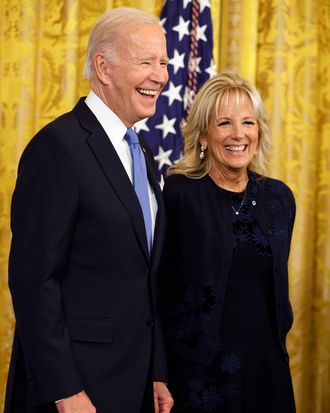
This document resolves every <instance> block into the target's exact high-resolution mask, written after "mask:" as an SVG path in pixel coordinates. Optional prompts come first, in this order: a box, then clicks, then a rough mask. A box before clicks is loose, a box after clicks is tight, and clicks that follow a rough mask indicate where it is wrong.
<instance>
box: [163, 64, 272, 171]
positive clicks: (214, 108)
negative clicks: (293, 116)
mask: <svg viewBox="0 0 330 413" xmlns="http://www.w3.org/2000/svg"><path fill="white" fill-rule="evenodd" d="M231 96H234V97H235V101H236V105H239V104H240V103H241V102H242V101H244V100H245V99H248V101H249V102H251V105H252V108H253V110H254V113H255V116H256V118H257V122H258V126H259V139H258V148H257V149H258V150H257V153H256V155H255V156H254V158H253V159H252V161H251V163H250V165H249V169H251V170H254V171H256V172H258V173H260V174H262V175H264V174H265V171H266V166H267V163H268V156H269V153H270V147H271V140H270V131H269V127H268V116H267V113H266V109H265V107H264V104H263V102H262V99H261V97H260V95H259V93H258V91H257V90H256V88H255V87H254V86H253V85H252V84H251V83H249V82H247V81H246V80H244V79H242V77H240V76H239V75H238V74H236V73H233V72H223V73H220V74H218V75H216V76H214V77H212V78H211V79H209V80H208V81H206V82H205V83H204V85H203V86H202V88H201V89H200V91H199V92H198V94H197V96H196V98H195V100H194V103H193V104H192V106H191V109H190V112H189V115H188V118H187V123H186V124H185V125H184V127H183V129H182V133H183V138H184V155H183V158H182V159H181V160H180V161H179V162H178V163H177V164H175V165H172V166H171V167H170V168H169V169H168V172H167V173H168V175H172V174H183V175H186V176H189V177H191V178H202V177H203V176H205V175H207V174H208V173H209V172H210V168H211V160H210V159H209V157H208V156H207V151H206V152H205V157H204V159H200V152H201V150H200V147H201V144H200V139H201V138H203V137H205V135H206V132H207V129H208V127H209V124H210V122H211V121H212V120H213V119H214V118H215V117H216V116H217V113H219V110H220V107H221V106H223V105H228V98H229V97H231Z"/></svg>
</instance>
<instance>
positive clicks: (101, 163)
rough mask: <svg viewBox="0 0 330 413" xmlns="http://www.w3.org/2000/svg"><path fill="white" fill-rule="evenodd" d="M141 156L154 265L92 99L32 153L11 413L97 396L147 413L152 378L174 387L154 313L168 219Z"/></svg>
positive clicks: (118, 407)
mask: <svg viewBox="0 0 330 413" xmlns="http://www.w3.org/2000/svg"><path fill="white" fill-rule="evenodd" d="M141 144H142V146H143V147H144V149H145V154H146V161H147V169H148V177H149V181H150V183H151V186H152V188H153V191H154V193H155V195H156V198H157V202H158V213H157V218H156V227H155V235H154V244H153V251H152V254H151V257H150V256H149V253H148V247H147V241H146V236H145V229H144V221H143V215H142V211H141V208H140V204H139V201H138V199H137V197H136V195H135V192H134V189H133V187H132V184H131V182H130V180H129V178H128V176H127V174H126V171H125V169H124V167H123V165H122V164H121V161H120V159H119V157H118V155H117V153H116V151H115V149H114V148H113V146H112V144H111V142H110V140H109V138H108V137H107V135H106V134H105V132H104V130H103V128H102V127H101V125H100V124H99V122H98V121H97V119H96V117H95V116H94V115H93V113H92V112H91V111H90V109H89V108H88V107H87V105H86V104H85V102H84V99H83V98H82V99H81V100H80V101H79V102H78V104H77V105H76V106H75V108H74V109H73V110H72V111H71V112H69V113H67V114H65V115H63V116H61V117H59V118H58V119H56V120H55V121H53V122H51V123H50V124H48V125H47V126H46V127H44V128H43V129H42V130H41V131H40V132H39V133H37V135H36V136H35V137H34V138H33V139H32V140H31V142H30V143H29V145H28V146H27V148H26V150H25V151H24V153H23V156H22V158H21V161H20V164H19V171H18V178H17V184H16V188H15V191H14V195H13V201H12V221H11V225H12V233H13V238H12V245H11V253H10V262H9V286H10V290H11V293H12V298H13V305H14V310H15V315H16V331H15V338H14V346H13V352H12V360H11V366H10V372H9V378H8V384H7V395H6V410H5V412H8V413H9V412H10V413H21V412H22V413H23V412H24V413H25V412H52V411H55V406H54V403H53V401H54V400H58V399H60V398H63V397H66V396H70V395H72V394H75V393H77V392H79V391H81V390H85V391H86V393H87V394H88V395H89V397H90V398H91V400H92V402H93V403H94V405H95V406H96V409H97V412H98V413H109V412H113V413H115V412H118V413H119V412H120V413H121V412H125V413H137V412H138V411H139V408H140V405H141V403H142V398H143V394H144V391H145V386H146V383H147V376H148V373H149V374H150V371H151V374H152V376H153V378H154V379H164V378H165V375H166V372H165V362H164V356H163V352H162V346H161V339H160V335H159V334H158V332H159V330H158V329H159V327H158V324H157V320H155V319H156V318H157V317H156V315H155V312H156V309H155V302H154V301H155V300H154V297H155V289H156V287H155V278H156V271H157V266H158V263H159V260H160V254H161V250H162V244H163V237H164V232H165V228H164V225H165V215H164V207H163V202H162V198H161V191H160V188H159V185H158V182H157V179H156V177H155V175H154V170H153V168H154V167H153V159H152V156H151V154H150V151H149V150H148V148H146V147H145V145H144V144H143V143H141ZM150 385H151V384H150ZM32 406H39V407H38V408H37V407H35V408H34V407H32Z"/></svg>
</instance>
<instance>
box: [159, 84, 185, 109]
mask: <svg viewBox="0 0 330 413" xmlns="http://www.w3.org/2000/svg"><path fill="white" fill-rule="evenodd" d="M181 89H182V85H179V86H174V83H173V82H170V84H169V88H168V90H166V92H163V93H162V95H163V96H166V97H167V98H168V100H169V104H168V105H169V106H171V105H172V103H173V102H174V101H175V100H178V101H179V102H182V97H181V95H180V90H181Z"/></svg>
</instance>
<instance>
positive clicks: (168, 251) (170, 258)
mask: <svg viewBox="0 0 330 413" xmlns="http://www.w3.org/2000/svg"><path fill="white" fill-rule="evenodd" d="M249 181H250V182H249V191H248V195H247V197H246V200H245V202H246V204H247V205H249V207H250V210H251V211H252V214H253V216H254V218H255V219H256V221H257V222H258V224H259V225H260V227H261V229H262V230H263V232H264V234H265V235H266V237H267V238H268V240H269V243H270V246H271V250H272V255H273V281H274V296H275V300H274V301H275V306H276V309H275V311H276V321H277V323H276V324H277V335H278V340H279V342H280V345H281V347H282V350H283V356H284V357H285V358H288V355H287V350H286V346H285V338H286V334H287V332H288V331H289V329H290V328H291V325H292V321H293V318H292V311H291V306H290V302H289V298H288V270H287V261H288V256H289V250H290V241H291V234H292V228H293V223H294V218H295V201H294V198H293V195H292V192H291V190H290V189H289V188H288V187H287V186H286V185H285V184H284V183H282V182H280V181H278V180H275V179H270V178H263V179H258V177H257V175H256V174H254V173H252V172H249ZM163 194H164V202H165V209H166V212H167V222H168V231H167V238H166V242H165V247H164V254H163V259H162V264H161V274H162V278H163V282H162V283H161V296H162V300H161V301H162V303H163V305H162V307H163V318H164V333H165V338H166V342H167V349H168V351H169V353H171V354H172V355H175V356H179V357H183V358H186V359H189V360H192V361H195V362H197V363H202V364H205V365H210V364H211V363H212V361H213V359H214V356H215V354H216V352H217V346H218V336H219V331H220V326H221V320H222V311H223V305H224V301H225V294H226V285H227V279H228V275H229V270H230V266H231V259H232V251H233V241H234V240H233V231H232V220H231V214H232V213H233V212H232V210H231V209H230V208H228V202H227V200H226V199H225V197H224V195H223V193H222V192H220V191H219V189H218V188H217V187H216V185H215V184H214V182H212V181H211V179H210V178H209V177H208V176H205V177H204V178H201V179H190V178H187V177H185V176H183V175H172V176H170V177H168V178H167V180H166V182H165V187H164V193H163ZM228 196H230V195H228Z"/></svg>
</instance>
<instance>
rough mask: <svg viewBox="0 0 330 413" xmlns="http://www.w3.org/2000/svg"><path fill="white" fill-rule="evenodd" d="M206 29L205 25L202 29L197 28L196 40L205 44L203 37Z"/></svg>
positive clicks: (204, 37) (205, 39)
mask: <svg viewBox="0 0 330 413" xmlns="http://www.w3.org/2000/svg"><path fill="white" fill-rule="evenodd" d="M206 29H207V26H206V24H205V25H204V26H202V27H200V26H197V36H196V37H197V40H203V42H207V38H206V36H205V30H206Z"/></svg>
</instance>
